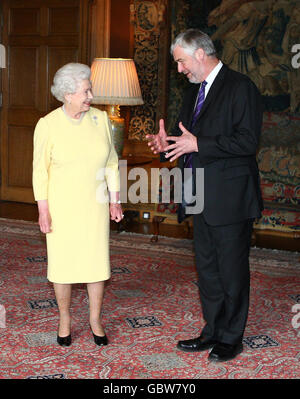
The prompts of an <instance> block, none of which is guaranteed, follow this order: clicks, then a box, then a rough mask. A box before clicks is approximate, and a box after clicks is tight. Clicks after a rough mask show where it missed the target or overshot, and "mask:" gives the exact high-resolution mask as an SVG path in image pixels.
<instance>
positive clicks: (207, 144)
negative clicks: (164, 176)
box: [172, 65, 263, 226]
mask: <svg viewBox="0 0 300 399" xmlns="http://www.w3.org/2000/svg"><path fill="white" fill-rule="evenodd" d="M198 90H199V85H198V84H197V85H196V84H191V86H190V87H189V88H188V90H187V92H186V94H185V97H184V100H183V106H182V108H181V111H180V114H179V117H178V121H177V124H176V126H175V129H174V130H173V131H172V135H177V136H178V135H181V134H182V132H181V130H180V129H179V127H178V123H179V122H180V121H181V122H182V123H183V125H184V127H185V128H186V129H187V130H189V131H191V132H192V133H193V134H194V135H195V136H196V137H197V142H198V153H197V152H195V153H193V156H192V164H193V169H195V168H204V210H203V216H204V218H205V221H206V223H207V224H209V225H212V226H218V225H227V224H233V223H237V222H240V221H243V220H246V219H249V218H259V217H260V216H261V210H262V209H263V202H262V197H261V191H260V184H259V171H258V166H257V162H256V151H257V147H258V142H259V137H260V133H261V125H262V104H261V97H260V93H259V91H258V89H257V88H256V86H255V85H254V83H253V82H252V81H251V80H250V79H249V78H248V77H247V76H245V75H243V74H241V73H238V72H235V71H233V70H231V69H229V68H228V67H227V66H225V65H223V66H222V68H221V70H220V71H219V73H218V75H217V76H216V78H215V80H214V82H213V84H212V86H211V87H210V90H209V92H208V94H207V96H206V98H205V102H204V104H203V107H202V109H201V112H200V115H199V117H198V120H197V122H196V124H195V126H194V128H193V129H192V130H191V122H192V114H193V109H194V105H195V101H196V97H197V94H198ZM183 158H184V157H180V158H179V161H178V166H179V167H180V168H183V162H184V159H183ZM194 175H195V174H194ZM182 210H183V209H182V207H181V206H179V214H178V219H179V221H181V220H182V219H181V216H180V215H181V212H182Z"/></svg>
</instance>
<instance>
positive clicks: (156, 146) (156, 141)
mask: <svg viewBox="0 0 300 399" xmlns="http://www.w3.org/2000/svg"><path fill="white" fill-rule="evenodd" d="M146 139H147V140H149V143H148V146H149V147H151V150H152V151H153V153H154V154H157V153H159V152H164V151H166V150H165V148H166V147H167V146H168V141H167V140H168V135H167V133H166V130H165V123H164V120H163V119H160V121H159V132H158V133H157V134H147V136H146Z"/></svg>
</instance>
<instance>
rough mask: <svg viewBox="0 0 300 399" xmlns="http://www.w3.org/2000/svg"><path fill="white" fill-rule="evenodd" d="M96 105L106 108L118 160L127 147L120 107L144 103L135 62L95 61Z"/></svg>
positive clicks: (93, 67) (99, 59)
mask: <svg viewBox="0 0 300 399" xmlns="http://www.w3.org/2000/svg"><path fill="white" fill-rule="evenodd" d="M91 70H92V73H91V82H92V87H93V95H94V98H93V101H92V102H93V103H94V104H105V105H110V107H107V111H108V116H109V118H110V121H111V125H112V132H113V140H114V145H115V148H116V151H117V154H118V156H119V157H121V156H122V151H123V145H124V129H125V123H124V118H121V117H120V105H140V104H144V101H143V98H142V94H141V89H140V85H139V80H138V76H137V72H136V68H135V64H134V61H133V60H132V59H124V58H95V59H94V61H93V63H92V66H91Z"/></svg>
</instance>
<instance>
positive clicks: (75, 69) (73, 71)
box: [51, 62, 91, 102]
mask: <svg viewBox="0 0 300 399" xmlns="http://www.w3.org/2000/svg"><path fill="white" fill-rule="evenodd" d="M90 76H91V69H90V67H89V66H88V65H85V64H79V63H77V62H71V63H69V64H66V65H64V66H63V67H61V68H60V69H59V70H58V71H57V72H56V74H55V75H54V79H53V85H52V86H51V93H52V94H53V96H54V97H55V98H56V99H57V100H58V101H62V102H64V100H65V95H66V94H74V93H76V91H77V89H78V86H79V84H80V82H81V81H83V80H85V79H90Z"/></svg>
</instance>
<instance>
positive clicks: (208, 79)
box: [205, 61, 223, 93]
mask: <svg viewBox="0 0 300 399" xmlns="http://www.w3.org/2000/svg"><path fill="white" fill-rule="evenodd" d="M222 66H223V62H222V61H219V62H218V64H217V65H216V66H215V67H214V69H213V70H212V71H211V72H210V74H209V75H208V76H207V77H206V79H205V81H206V82H207V85H206V87H205V89H206V93H207V92H208V90H209V88H210V86H211V85H212V84H213V81H214V80H215V78H216V76H217V75H218V73H219V72H220V69H221V68H222Z"/></svg>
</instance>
